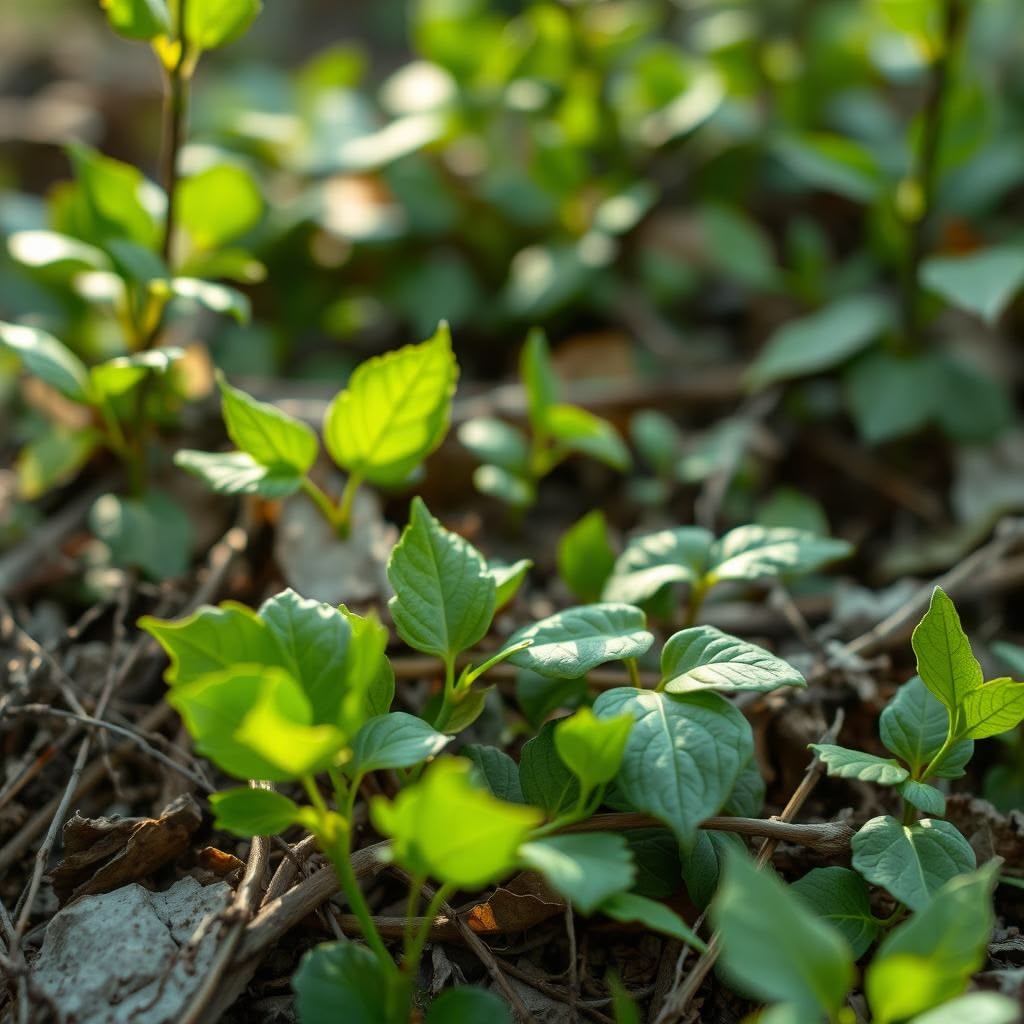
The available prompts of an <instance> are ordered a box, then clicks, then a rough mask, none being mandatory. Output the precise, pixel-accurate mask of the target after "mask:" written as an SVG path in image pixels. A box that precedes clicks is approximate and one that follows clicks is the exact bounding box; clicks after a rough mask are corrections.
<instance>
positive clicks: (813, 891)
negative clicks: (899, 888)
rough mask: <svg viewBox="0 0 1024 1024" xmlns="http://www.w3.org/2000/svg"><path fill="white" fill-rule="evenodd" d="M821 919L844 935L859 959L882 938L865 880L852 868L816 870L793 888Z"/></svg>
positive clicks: (798, 880)
mask: <svg viewBox="0 0 1024 1024" xmlns="http://www.w3.org/2000/svg"><path fill="white" fill-rule="evenodd" d="M790 888H791V889H792V891H793V892H795V893H796V894H797V895H798V896H799V897H800V898H801V899H802V900H803V901H804V902H805V903H806V904H807V905H808V906H809V907H810V908H811V909H812V910H813V911H814V912H815V913H816V914H817V915H818V916H819V917H822V918H824V919H825V920H826V921H828V922H829V924H831V925H832V926H833V927H834V928H835V929H836V931H838V932H840V933H841V934H842V935H843V937H844V938H845V939H846V941H847V942H849V944H850V948H851V949H852V951H853V956H854V959H855V960H856V959H859V958H860V957H862V956H863V955H864V954H865V953H866V952H867V950H868V947H869V946H870V945H871V943H872V942H874V941H875V939H876V938H877V936H878V933H879V931H880V930H881V927H882V926H881V922H879V920H878V918H876V917H875V916H874V914H872V913H871V894H870V893H869V891H868V887H867V885H866V884H865V883H864V879H863V878H861V877H860V875H858V874H857V872H856V871H851V870H850V869H849V868H840V867H829V868H813V869H812V870H810V871H808V872H807V874H806V875H804V876H803V877H802V878H798V879H797V880H796V881H795V882H793V884H792V885H791V886H790Z"/></svg>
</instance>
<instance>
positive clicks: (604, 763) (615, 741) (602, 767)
mask: <svg viewBox="0 0 1024 1024" xmlns="http://www.w3.org/2000/svg"><path fill="white" fill-rule="evenodd" d="M632 728H633V718H632V716H631V715H622V716H621V717H619V718H605V719H601V718H596V717H595V716H594V713H593V712H592V711H591V710H590V709H589V708H580V710H579V711H577V712H576V714H574V715H571V716H570V717H569V718H564V719H562V720H561V721H560V722H558V723H557V724H556V725H555V749H556V750H557V751H558V756H559V757H560V758H561V759H562V762H563V763H564V764H565V766H566V767H567V768H568V769H569V770H570V771H571V772H572V773H573V775H575V776H576V778H578V779H579V780H580V786H581V787H582V789H583V792H584V793H590V792H591V791H592V790H594V789H596V788H597V787H598V786H603V785H604V784H605V783H608V782H611V780H612V779H613V778H615V776H616V774H617V773H618V770H619V766H620V765H621V764H622V755H623V754H624V753H625V750H626V743H627V741H628V740H629V733H630V731H631V730H632Z"/></svg>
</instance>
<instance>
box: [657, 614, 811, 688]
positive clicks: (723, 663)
mask: <svg viewBox="0 0 1024 1024" xmlns="http://www.w3.org/2000/svg"><path fill="white" fill-rule="evenodd" d="M661 679H662V683H661V688H662V689H664V690H665V692H666V693H692V692H694V691H697V690H718V691H720V692H723V693H731V692H734V691H738V690H758V691H761V692H767V691H769V690H776V689H778V688H779V687H780V686H800V687H806V686H807V681H806V680H805V679H804V677H803V676H802V675H801V674H800V673H799V672H797V670H796V669H795V668H793V667H792V666H791V665H789V664H787V663H786V662H784V661H783V660H782V659H781V658H776V657H775V655H774V654H770V653H769V652H768V651H766V650H765V649H764V648H763V647H758V646H757V645H756V644H750V643H747V642H746V641H745V640H739V639H737V638H736V637H734V636H730V635H729V634H728V633H723V632H722V631H721V630H720V629H716V628H715V627H714V626H693V627H691V628H690V629H684V630H681V631H680V632H678V633H675V634H673V635H672V636H671V637H669V639H668V641H667V642H666V644H665V646H664V647H663V648H662V651H661Z"/></svg>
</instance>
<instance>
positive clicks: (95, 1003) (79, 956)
mask: <svg viewBox="0 0 1024 1024" xmlns="http://www.w3.org/2000/svg"><path fill="white" fill-rule="evenodd" d="M231 893H232V890H231V886H229V885H227V884H226V883H224V882H217V883H215V884H214V885H208V886H206V887H203V886H201V885H200V884H199V883H198V882H197V881H196V880H195V879H194V878H183V879H181V881H179V882H176V883H175V884H174V885H173V886H171V888H170V889H168V890H166V892H150V891H149V890H147V889H143V888H142V886H141V885H134V884H133V885H127V886H125V887H124V888H122V889H118V890H116V891H115V892H109V893H104V894H102V895H100V896H84V897H82V898H81V899H79V900H76V901H75V902H74V903H72V904H71V905H70V906H68V907H65V908H64V909H63V910H61V911H60V912H59V913H58V914H57V915H56V916H55V917H54V918H53V920H52V921H51V922H50V924H49V926H48V927H47V929H46V937H45V939H44V941H43V948H42V950H41V951H40V953H39V957H38V958H37V959H36V961H35V963H34V964H33V966H32V975H31V982H32V984H33V985H34V986H36V987H37V988H38V989H39V990H40V991H41V992H42V993H43V994H44V995H45V996H46V998H47V999H48V1000H50V1001H52V1003H53V1005H54V1006H55V1007H56V1009H57V1011H58V1013H59V1019H60V1020H61V1022H62V1024H71V1022H73V1021H88V1022H89V1024H129V1022H134V1024H138V1022H139V1021H145V1022H146V1024H176V1022H177V1021H178V1020H179V1019H180V1017H181V1013H182V1011H183V1009H184V1007H185V1005H186V1002H187V1000H188V999H189V998H190V997H191V995H192V994H193V993H194V992H195V990H196V988H197V987H198V986H199V985H200V984H202V981H203V978H204V977H205V975H206V971H207V969H208V968H209V965H210V962H211V961H212V959H213V956H214V954H215V953H216V950H217V941H218V939H217V929H216V928H213V929H209V930H207V931H206V934H205V935H204V937H203V939H202V941H201V942H200V943H199V945H198V948H197V950H196V951H195V955H194V956H190V957H189V958H188V962H187V963H186V961H185V958H183V957H179V954H180V950H181V947H182V946H183V945H184V944H185V943H187V942H188V940H189V938H190V937H191V936H192V934H193V933H194V932H195V930H196V928H197V927H198V926H199V924H200V922H201V921H202V920H203V919H204V918H205V917H207V916H208V915H211V914H217V913H220V912H221V911H222V910H224V908H225V907H226V906H227V904H228V900H229V899H230V898H231Z"/></svg>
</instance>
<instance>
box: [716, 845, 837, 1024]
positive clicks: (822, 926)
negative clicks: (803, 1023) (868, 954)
mask: <svg viewBox="0 0 1024 1024" xmlns="http://www.w3.org/2000/svg"><path fill="white" fill-rule="evenodd" d="M711 917H712V920H713V921H714V923H715V927H716V928H717V929H718V931H719V935H720V937H721V943H722V956H721V961H720V962H721V965H722V968H723V970H724V972H725V974H726V975H727V976H728V977H729V978H730V979H731V980H732V983H733V984H734V985H735V986H736V987H737V988H738V989H740V990H741V991H743V992H745V993H747V994H748V995H750V996H753V997H755V998H757V999H762V1000H766V1001H769V1002H782V1003H790V1004H793V1005H794V1006H796V1007H799V1009H800V1012H801V1017H800V1018H799V1019H801V1020H808V1021H810V1020H817V1019H818V1018H819V1017H821V1016H822V1015H824V1016H827V1017H830V1018H832V1017H835V1016H836V1014H837V1011H838V1010H839V1008H840V1007H841V1006H842V1005H843V1003H844V1002H845V1001H846V995H847V993H848V992H849V990H850V986H851V985H852V984H853V979H854V971H853V955H852V952H851V950H850V946H849V944H848V943H847V941H846V939H845V938H843V936H842V935H841V934H840V933H839V932H838V931H837V930H836V929H835V928H833V927H831V926H830V925H828V924H826V923H825V922H824V921H822V920H821V919H820V918H819V917H818V916H817V915H816V914H814V913H813V912H812V911H811V910H810V909H809V908H808V907H807V906H806V905H805V904H804V902H803V901H802V900H801V899H800V898H799V897H797V896H795V895H794V894H792V893H790V892H789V891H787V889H786V887H785V886H784V885H783V884H782V882H780V881H779V879H778V878H777V877H776V876H775V875H774V874H772V872H771V871H758V869H757V868H756V867H755V866H754V864H753V863H752V862H751V861H750V860H749V859H748V858H747V857H746V856H745V855H744V854H735V855H733V856H731V857H730V858H729V859H728V861H727V863H726V868H725V878H724V880H723V882H722V885H721V888H720V890H719V893H718V897H717V899H716V900H715V902H714V903H713V904H712V906H711Z"/></svg>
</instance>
